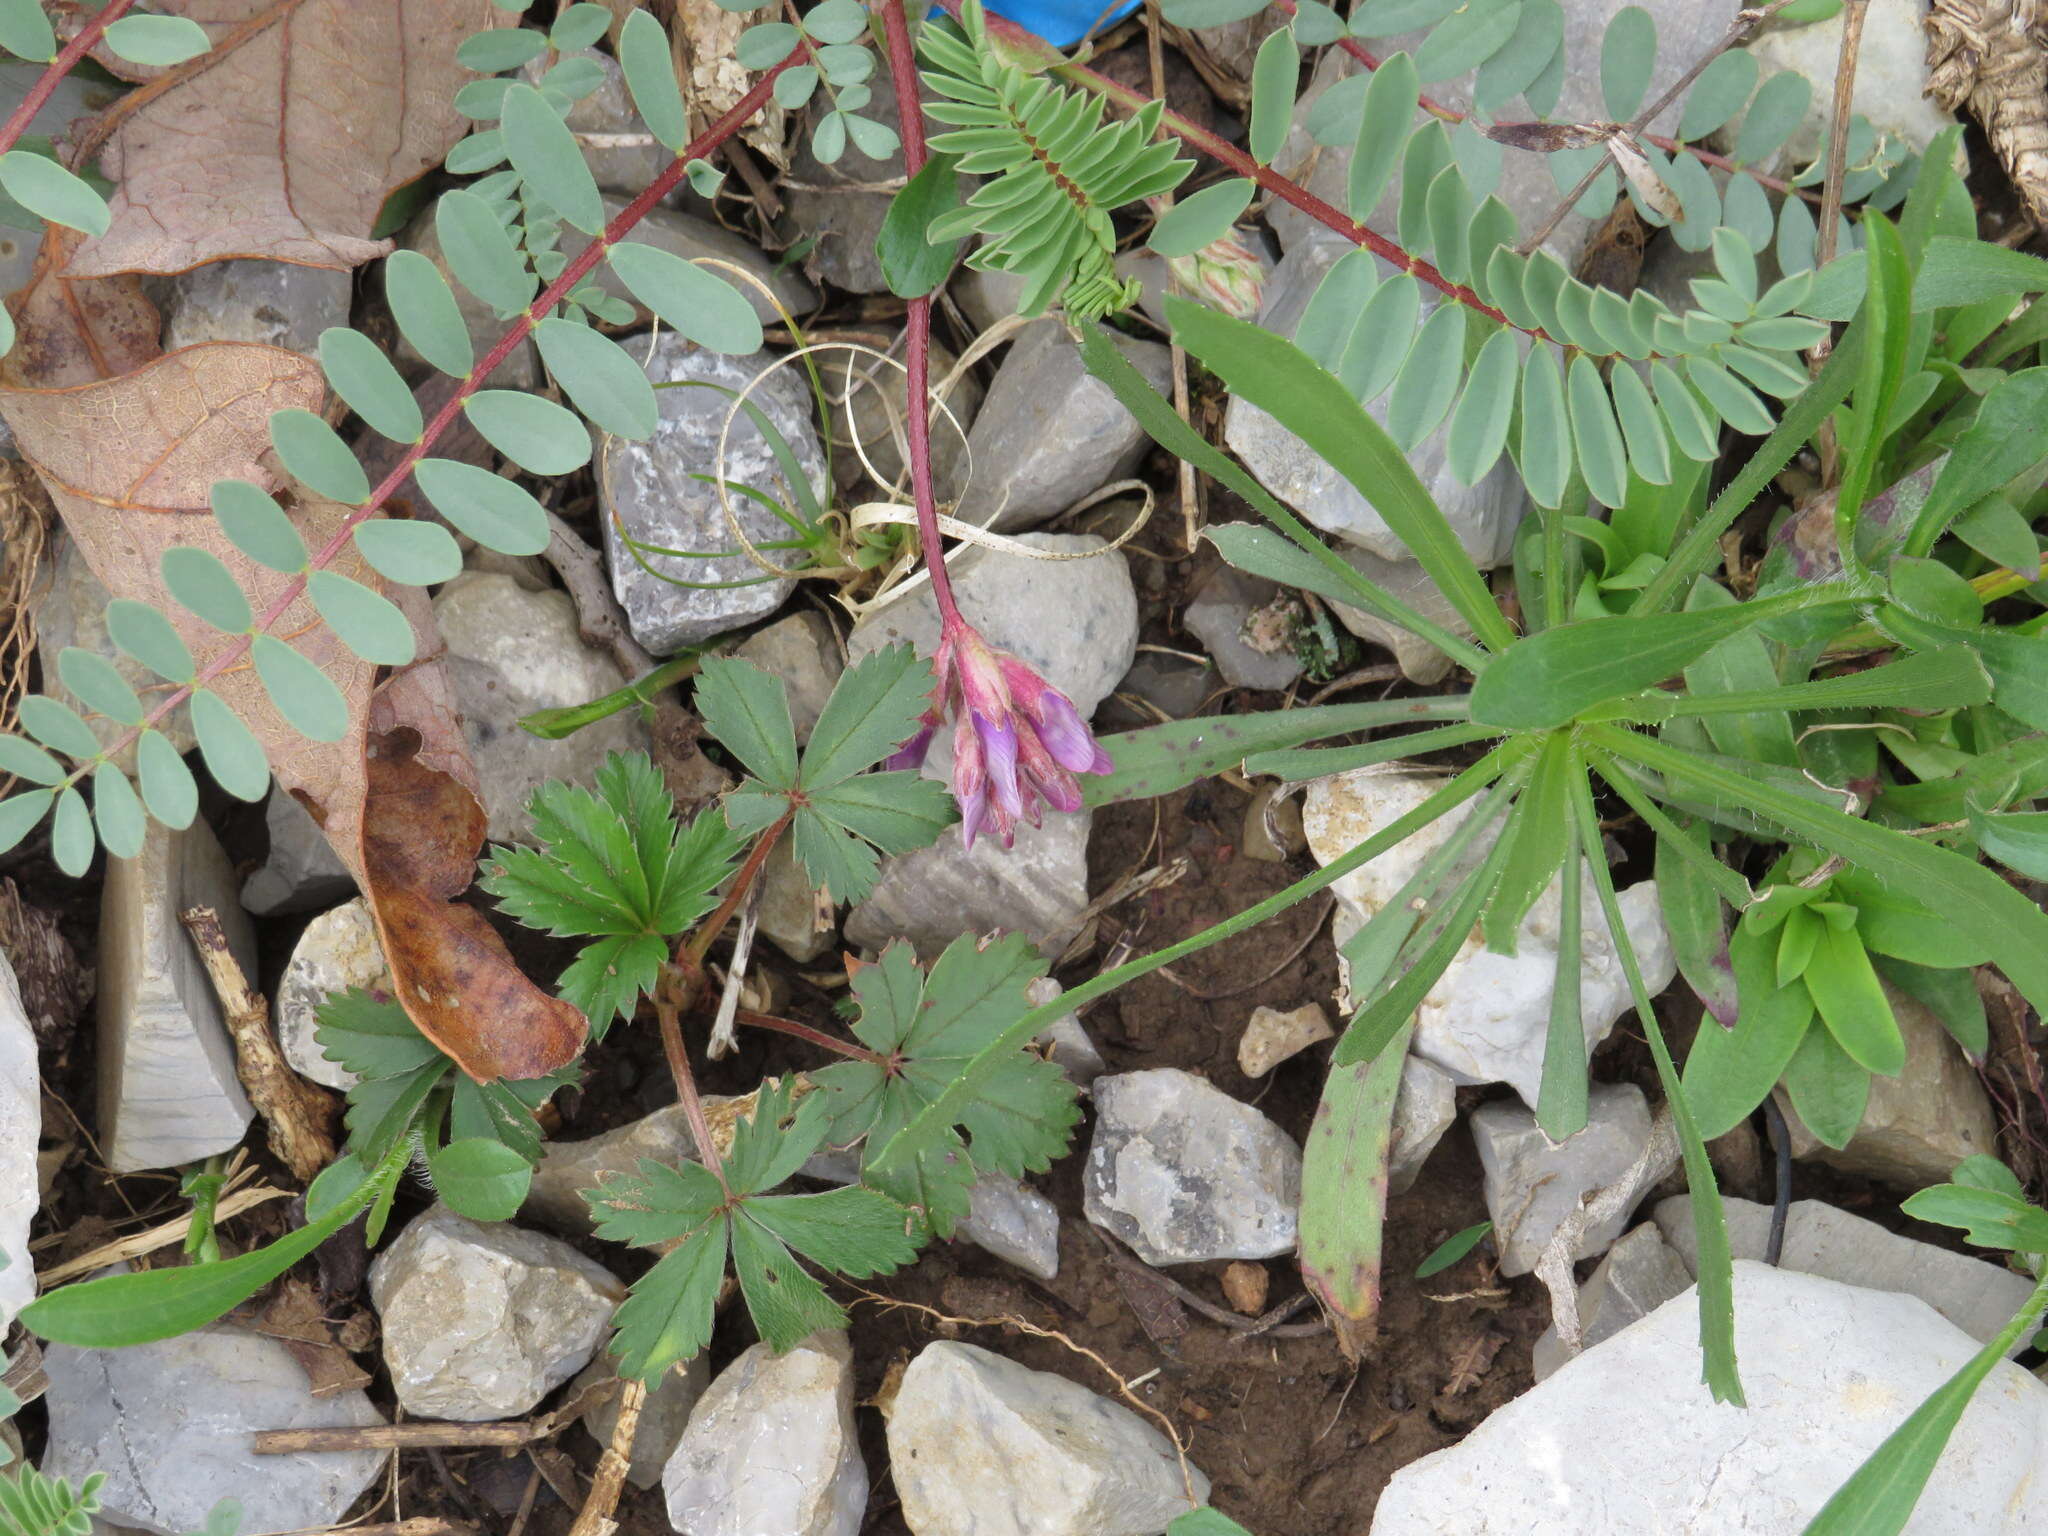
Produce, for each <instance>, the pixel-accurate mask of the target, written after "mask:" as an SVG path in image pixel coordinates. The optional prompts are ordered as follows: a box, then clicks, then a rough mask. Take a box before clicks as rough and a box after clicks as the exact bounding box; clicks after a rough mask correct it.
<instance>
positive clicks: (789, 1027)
mask: <svg viewBox="0 0 2048 1536" xmlns="http://www.w3.org/2000/svg"><path fill="white" fill-rule="evenodd" d="M733 1017H734V1018H735V1019H736V1020H738V1021H739V1022H740V1023H742V1024H745V1025H747V1026H749V1027H750V1028H753V1029H771V1030H773V1031H775V1033H777V1034H778V1035H793V1036H794V1037H795V1038H797V1039H799V1040H808V1041H809V1042H810V1043H811V1044H812V1045H815V1046H817V1047H818V1048H819V1049H820V1050H826V1051H836V1052H837V1053H838V1054H839V1055H841V1056H851V1057H852V1058H853V1059H854V1060H855V1061H868V1062H873V1063H874V1064H875V1065H876V1066H878V1067H886V1066H888V1065H889V1058H888V1057H886V1056H884V1055H883V1054H882V1053H881V1052H880V1051H871V1050H869V1049H868V1048H867V1047H866V1046H864V1045H855V1044H854V1043H853V1042H852V1041H851V1040H841V1039H839V1038H838V1037H837V1036H836V1035H828V1034H826V1033H825V1032H824V1031H823V1030H821V1029H813V1028H811V1026H810V1025H808V1024H799V1023H797V1021H796V1020H795V1019H785V1018H781V1017H779V1016H777V1015H775V1014H772V1013H752V1012H749V1011H748V1010H747V1009H745V1008H741V1009H739V1010H737V1011H736V1012H735V1013H734V1014H733Z"/></svg>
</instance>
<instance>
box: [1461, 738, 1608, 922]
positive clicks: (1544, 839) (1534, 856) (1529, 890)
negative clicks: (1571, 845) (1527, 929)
mask: <svg viewBox="0 0 2048 1536" xmlns="http://www.w3.org/2000/svg"><path fill="white" fill-rule="evenodd" d="M1584 775H1585V767H1584V765H1583V764H1582V763H1580V761H1579V757H1578V754H1577V752H1575V751H1574V750H1573V748H1572V736H1571V732H1569V731H1553V732H1551V733H1550V734H1549V735H1548V736H1546V737H1545V738H1544V739H1543V746H1542V749H1541V750H1540V751H1539V752H1538V753H1537V755H1536V765H1535V771H1534V772H1533V773H1532V774H1531V775H1530V777H1529V784H1528V787H1527V788H1526V789H1525V790H1523V792H1522V795H1521V798H1520V799H1519V800H1517V801H1516V803H1515V808H1514V810H1513V811H1511V812H1510V813H1509V815H1508V824H1507V827H1506V828H1505V829H1504V830H1503V831H1502V833H1501V837H1502V839H1503V841H1505V842H1506V843H1507V844H1508V855H1507V859H1506V862H1505V863H1503V864H1502V866H1501V872H1500V879H1499V881H1498V882H1497V883H1496V884H1495V886H1494V888H1493V894H1492V896H1491V898H1490V899H1489V900H1488V902H1487V907H1486V920H1485V922H1484V924H1482V926H1481V932H1482V933H1483V934H1484V935H1485V937H1486V947H1487V948H1488V949H1491V950H1492V951H1494V953H1496V954H1501V955H1512V954H1514V953H1515V948H1516V945H1515V939H1516V934H1517V931H1518V930H1519V929H1520V928H1521V926H1522V919H1523V918H1525V917H1527V916H1528V915H1529V909H1530V908H1531V907H1533V906H1534V905H1535V904H1536V899H1537V898H1538V897H1539V896H1541V895H1542V894H1543V890H1544V887H1546V886H1547V885H1549V884H1550V882H1551V880H1552V879H1554V878H1555V877H1556V875H1557V872H1558V870H1559V869H1561V868H1562V867H1563V863H1564V853H1565V841H1566V835H1567V830H1568V828H1569V827H1570V825H1571V817H1570V811H1571V800H1570V790H1571V781H1572V780H1573V779H1574V778H1582V777H1584ZM1566 883H1567V884H1569V883H1570V882H1569V881H1567V882H1566ZM1559 953H1560V954H1569V953H1572V951H1569V950H1562V949H1561V950H1560V951H1559Z"/></svg>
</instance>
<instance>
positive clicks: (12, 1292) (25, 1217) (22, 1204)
mask: <svg viewBox="0 0 2048 1536" xmlns="http://www.w3.org/2000/svg"><path fill="white" fill-rule="evenodd" d="M41 1085H42V1077H41V1074H40V1072H39V1070H38V1068H37V1063H36V1037H35V1031H34V1030H32V1029H31V1028H30V1027H29V1022H28V1015H27V1013H26V1012H24V1011H23V1009H22V1006H21V988H20V987H19V986H18V985H17V984H16V982H15V979H14V967H13V966H11V965H9V964H8V963H7V959H6V957H5V956H4V955H0V1335H4V1334H5V1333H6V1331H7V1325H8V1324H9V1323H11V1322H13V1321H14V1314H15V1313H17V1312H19V1311H20V1310H21V1309H22V1308H23V1307H25V1306H27V1305H28V1304H29V1303H30V1302H31V1301H34V1300H35V1296H36V1266H35V1261H34V1260H33V1259H31V1258H30V1257H29V1253H28V1229H29V1224H30V1223H31V1222H33V1221H34V1220H35V1217H36V1211H37V1209H38V1208H39V1207H40V1206H41V1204H42V1194H41V1190H40V1188H39V1186H38V1184H37V1181H36V1147H37V1144H38V1143H39V1142H40V1141H41V1139H42V1134H43V1095H42V1086H41Z"/></svg>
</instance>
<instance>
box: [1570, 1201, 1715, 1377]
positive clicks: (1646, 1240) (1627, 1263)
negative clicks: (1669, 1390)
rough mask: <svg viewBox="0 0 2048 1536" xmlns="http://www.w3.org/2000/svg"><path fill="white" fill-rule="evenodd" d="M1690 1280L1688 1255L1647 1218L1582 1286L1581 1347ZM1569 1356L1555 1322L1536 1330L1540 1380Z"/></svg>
mask: <svg viewBox="0 0 2048 1536" xmlns="http://www.w3.org/2000/svg"><path fill="white" fill-rule="evenodd" d="M1691 1284H1692V1274H1691V1272H1690V1271H1688V1270H1687V1269H1686V1267H1685V1261H1684V1260H1683V1259H1681V1258H1679V1256H1678V1254H1677V1252H1676V1250H1674V1249H1673V1248H1671V1247H1670V1246H1669V1245H1668V1244H1666V1243H1665V1241H1664V1239H1663V1237H1662V1236H1661V1235H1660V1234H1659V1233H1658V1231H1657V1227H1656V1224H1655V1223H1654V1222H1648V1221H1646V1222H1644V1223H1643V1224H1642V1225H1641V1226H1639V1227H1637V1228H1636V1229H1635V1230H1634V1231H1633V1232H1630V1233H1629V1234H1627V1235H1626V1236H1625V1237H1623V1238H1622V1239H1621V1240H1620V1241H1619V1242H1617V1243H1616V1244H1615V1245H1614V1246H1613V1247H1612V1248H1610V1249H1608V1250H1607V1254H1606V1257H1604V1258H1602V1259H1601V1260H1600V1263H1599V1267H1598V1268H1596V1269H1595V1270H1594V1271H1593V1273H1592V1274H1591V1275H1590V1276H1588V1277H1587V1279H1586V1283H1585V1284H1584V1285H1582V1286H1580V1287H1579V1330H1580V1341H1581V1345H1582V1348H1584V1349H1591V1348H1592V1347H1593V1346H1594V1345H1595V1344H1598V1343H1601V1342H1602V1341H1604V1340H1607V1339H1611V1338H1613V1337H1614V1336H1615V1335H1616V1334H1617V1333H1619V1332H1621V1330H1622V1329H1624V1328H1626V1327H1627V1326H1628V1325H1629V1324H1630V1323H1633V1322H1635V1321H1636V1320H1637V1319H1638V1318H1643V1317H1648V1316H1649V1315H1650V1314H1651V1313H1652V1312H1654V1311H1656V1310H1657V1309H1658V1308H1659V1307H1661V1306H1663V1305H1664V1303H1665V1302H1667V1301H1669V1300H1670V1299H1671V1298H1672V1297H1674V1296H1676V1295H1678V1294H1679V1293H1680V1292H1681V1291H1683V1290H1685V1289H1687V1288H1688V1287H1689V1286H1691ZM1571 1358H1572V1357H1571V1356H1570V1355H1569V1354H1567V1353H1566V1352H1565V1347H1564V1342H1563V1341H1562V1340H1561V1339H1559V1338H1558V1336H1557V1328H1556V1326H1555V1325H1554V1324H1553V1325H1552V1326H1551V1327H1548V1328H1546V1329H1544V1330H1543V1332H1542V1333H1541V1334H1539V1335H1538V1336H1537V1339H1536V1344H1535V1348H1534V1349H1533V1351H1532V1352H1531V1369H1532V1370H1533V1372H1534V1374H1535V1377H1536V1379H1537V1380H1538V1381H1542V1380H1544V1379H1546V1378H1547V1377H1549V1376H1551V1375H1552V1374H1554V1373H1555V1372H1556V1371H1557V1369H1558V1367H1559V1366H1561V1365H1563V1364H1564V1363H1565V1362H1566V1361H1567V1360H1569V1359H1571Z"/></svg>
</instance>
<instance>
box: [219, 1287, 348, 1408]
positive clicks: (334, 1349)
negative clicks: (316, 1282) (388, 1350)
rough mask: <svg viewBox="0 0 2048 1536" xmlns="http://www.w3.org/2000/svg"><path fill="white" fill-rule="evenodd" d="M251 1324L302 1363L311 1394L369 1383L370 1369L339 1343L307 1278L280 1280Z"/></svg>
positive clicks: (328, 1393) (327, 1394) (329, 1394)
mask: <svg viewBox="0 0 2048 1536" xmlns="http://www.w3.org/2000/svg"><path fill="white" fill-rule="evenodd" d="M249 1326H250V1327H251V1328H253V1329H254V1330H255V1331H256V1332H257V1333H261V1334H267V1335H269V1336H270V1337H271V1338H273V1339H276V1340H277V1341H278V1342H279V1343H280V1344H282V1345H284V1347H285V1348H286V1349H287V1350H288V1351H289V1352H290V1353H291V1357H292V1358H293V1359H294V1360H296V1361H298V1362H299V1367H300V1369H302V1370H303V1371H305V1373H306V1382H307V1389H306V1390H307V1394H308V1395H309V1396H311V1397H333V1396H335V1395H336V1394H337V1393H341V1392H353V1391H355V1390H357V1389H359V1388H362V1387H366V1386H368V1385H369V1384H370V1375H369V1372H367V1371H365V1370H364V1369H363V1368H362V1367H361V1366H359V1365H357V1364H356V1363H355V1361H354V1360H353V1359H351V1358H350V1357H349V1352H348V1351H347V1350H346V1349H344V1348H343V1347H342V1346H341V1344H340V1343H339V1342H337V1340H336V1339H335V1336H334V1327H333V1325H332V1324H330V1323H329V1322H328V1321H327V1318H326V1316H325V1315H324V1314H323V1313H322V1312H321V1310H320V1302H319V1299H318V1298H317V1297H316V1296H314V1294H313V1287H312V1286H311V1285H310V1284H308V1283H307V1282H306V1281H304V1280H298V1279H293V1278H290V1277H287V1278H286V1279H285V1280H283V1281H282V1282H280V1283H279V1285H278V1288H277V1290H276V1292H275V1293H274V1294H273V1295H272V1296H271V1298H270V1302H269V1304H268V1305H267V1306H265V1307H264V1309H263V1310H262V1311H261V1312H260V1313H258V1314H257V1315H256V1317H255V1318H253V1319H252V1320H251V1321H250V1324H249Z"/></svg>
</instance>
